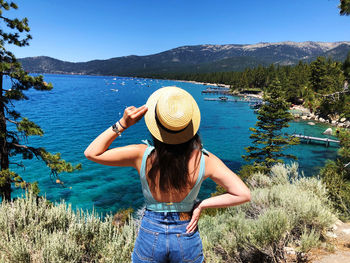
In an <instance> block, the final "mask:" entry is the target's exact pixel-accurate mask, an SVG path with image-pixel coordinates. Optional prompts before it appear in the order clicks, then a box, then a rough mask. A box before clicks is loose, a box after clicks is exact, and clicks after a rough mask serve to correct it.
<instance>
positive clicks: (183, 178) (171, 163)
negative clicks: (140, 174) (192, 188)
mask: <svg viewBox="0 0 350 263" xmlns="http://www.w3.org/2000/svg"><path fill="white" fill-rule="evenodd" d="M153 145H154V147H155V151H153V152H152V154H151V155H150V157H151V161H152V167H151V169H150V170H149V172H148V178H149V179H150V181H151V185H150V188H151V189H152V190H154V189H155V185H156V176H157V173H158V172H159V174H160V176H159V188H160V190H161V191H162V192H167V191H168V190H169V189H175V190H177V191H180V190H182V189H184V188H185V187H187V186H188V184H189V180H188V179H189V171H188V162H189V160H190V157H191V154H192V152H193V150H195V149H198V150H199V152H200V151H201V149H202V143H201V139H200V137H199V135H198V134H196V135H195V136H194V137H193V138H192V139H191V140H189V141H187V142H185V143H181V144H174V145H173V144H166V143H163V142H161V141H159V140H157V139H156V138H154V137H153ZM198 156H200V154H197V156H196V159H195V165H196V166H197V165H199V159H198ZM195 170H196V169H195Z"/></svg>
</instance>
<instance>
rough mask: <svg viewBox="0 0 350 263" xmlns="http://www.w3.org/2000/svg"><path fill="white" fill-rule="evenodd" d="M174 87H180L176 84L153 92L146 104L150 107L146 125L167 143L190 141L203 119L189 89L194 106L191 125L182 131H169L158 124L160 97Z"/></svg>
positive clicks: (159, 138)
mask: <svg viewBox="0 0 350 263" xmlns="http://www.w3.org/2000/svg"><path fill="white" fill-rule="evenodd" d="M174 88H175V89H178V87H174V86H171V87H164V88H161V89H158V90H156V91H155V92H154V93H152V95H151V96H150V97H149V98H148V100H147V102H146V106H147V108H148V110H147V113H146V114H145V122H146V126H147V128H148V130H149V132H150V133H151V134H152V135H153V136H154V137H155V138H156V139H157V140H159V141H161V142H164V143H167V144H180V143H184V142H187V141H189V140H190V139H191V138H192V137H193V136H194V135H196V133H197V131H198V129H199V125H200V121H201V114H200V111H199V108H198V105H197V102H196V101H195V100H194V98H193V97H192V96H191V95H190V94H189V93H188V92H187V91H185V92H187V93H188V94H189V95H190V98H191V102H192V107H193V114H192V120H191V121H190V123H189V125H188V126H187V127H186V128H185V129H183V130H181V131H180V132H169V131H166V130H165V129H164V128H162V127H161V126H159V125H158V123H157V121H156V116H155V113H156V105H157V102H158V99H159V97H160V96H161V95H162V94H163V93H164V92H169V91H171V90H173V89H174Z"/></svg>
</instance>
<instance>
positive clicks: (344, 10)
mask: <svg viewBox="0 0 350 263" xmlns="http://www.w3.org/2000/svg"><path fill="white" fill-rule="evenodd" d="M339 9H340V12H339V13H340V14H341V15H342V16H343V15H346V16H348V15H350V0H340V5H339Z"/></svg>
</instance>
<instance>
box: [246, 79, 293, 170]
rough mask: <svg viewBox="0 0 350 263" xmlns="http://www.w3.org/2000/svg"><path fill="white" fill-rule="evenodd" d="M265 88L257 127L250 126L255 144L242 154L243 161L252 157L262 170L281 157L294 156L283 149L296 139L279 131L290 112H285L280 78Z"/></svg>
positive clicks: (285, 123) (267, 168)
mask: <svg viewBox="0 0 350 263" xmlns="http://www.w3.org/2000/svg"><path fill="white" fill-rule="evenodd" d="M268 90H269V91H270V92H269V94H267V95H265V97H264V101H265V104H264V105H262V106H261V108H260V109H259V111H258V117H257V118H258V121H257V122H256V124H255V126H256V128H250V130H251V131H252V132H253V133H252V134H251V135H250V138H251V139H253V144H254V146H249V147H246V148H245V149H246V151H247V153H248V154H247V155H244V156H242V157H243V158H244V159H245V160H246V161H251V160H253V161H254V167H255V168H257V169H258V170H263V171H268V170H269V168H271V167H272V166H273V165H274V164H276V163H279V162H283V160H282V159H281V158H292V159H296V157H295V156H293V155H290V154H284V153H283V150H284V149H285V148H287V147H288V146H289V145H295V144H297V143H298V139H296V138H294V137H291V136H287V135H285V134H283V133H282V129H283V128H286V127H289V124H288V122H289V121H290V120H291V119H292V115H291V114H290V113H289V112H288V109H289V104H288V103H287V102H286V101H285V99H284V98H283V97H282V87H281V84H280V82H279V81H278V80H274V81H273V82H272V83H271V84H270V86H269V89H268Z"/></svg>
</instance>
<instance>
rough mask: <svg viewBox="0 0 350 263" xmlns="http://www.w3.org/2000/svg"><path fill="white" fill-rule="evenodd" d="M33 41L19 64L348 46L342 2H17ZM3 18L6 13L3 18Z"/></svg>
mask: <svg viewBox="0 0 350 263" xmlns="http://www.w3.org/2000/svg"><path fill="white" fill-rule="evenodd" d="M14 1H15V2H16V3H17V4H18V6H19V9H18V10H16V11H11V12H7V14H8V15H9V16H11V17H19V18H20V17H27V18H28V19H29V25H30V28H31V32H30V33H31V34H32V36H33V40H31V42H30V46H28V47H23V48H13V49H12V51H13V52H14V53H15V55H16V56H17V57H28V56H41V55H46V56H50V57H54V58H58V59H61V60H66V61H75V62H76V61H88V60H92V59H107V58H111V57H119V56H128V55H149V54H154V53H158V52H162V51H165V50H168V49H171V48H175V47H179V46H183V45H198V44H254V43H258V42H280V41H298V42H299V41H324V42H333V41H349V40H350V17H346V16H340V15H339V10H338V8H337V6H338V4H339V0H292V1H290V0H289V1H286V0H279V1H277V0H265V1H262V0H250V1H248V0H213V1H209V0H104V1H101V0H100V1H92V0H70V1H68V0H30V1H29V0H17V1H16V0H14ZM5 14H6V13H5Z"/></svg>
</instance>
